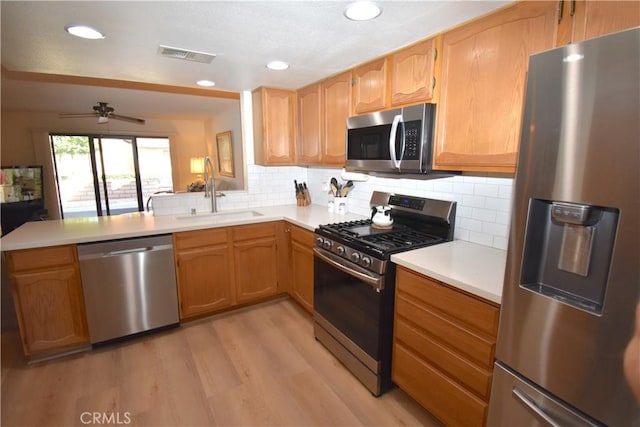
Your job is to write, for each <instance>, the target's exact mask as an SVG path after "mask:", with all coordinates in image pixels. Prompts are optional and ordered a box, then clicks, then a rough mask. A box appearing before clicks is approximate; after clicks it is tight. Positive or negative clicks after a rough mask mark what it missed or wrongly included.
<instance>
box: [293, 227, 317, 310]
mask: <svg viewBox="0 0 640 427" xmlns="http://www.w3.org/2000/svg"><path fill="white" fill-rule="evenodd" d="M288 228H289V233H290V239H291V243H290V248H291V249H290V252H291V259H290V261H291V262H290V271H291V292H290V293H291V296H292V297H293V299H294V300H296V301H297V302H298V303H299V304H300V305H301V306H302V307H303V308H304V309H305V310H307V311H308V312H309V313H313V244H314V240H313V232H311V231H309V230H305V229H304V228H302V227H298V226H296V225H293V224H289V225H288Z"/></svg>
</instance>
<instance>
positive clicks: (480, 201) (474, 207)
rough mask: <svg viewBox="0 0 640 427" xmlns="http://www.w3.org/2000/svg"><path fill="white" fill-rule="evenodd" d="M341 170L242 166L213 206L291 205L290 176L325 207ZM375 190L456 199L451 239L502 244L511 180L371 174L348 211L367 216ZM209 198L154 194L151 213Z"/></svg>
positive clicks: (204, 204)
mask: <svg viewBox="0 0 640 427" xmlns="http://www.w3.org/2000/svg"><path fill="white" fill-rule="evenodd" d="M340 172H341V169H335V168H311V167H310V168H306V167H298V166H277V167H274V166H269V167H265V166H259V165H247V186H248V189H247V191H231V192H225V197H220V198H218V209H219V210H221V211H224V210H231V209H248V208H256V207H260V206H275V205H292V204H293V205H295V204H296V198H295V190H294V185H293V180H297V181H298V182H306V183H307V187H308V189H309V192H310V194H311V200H312V203H314V204H318V205H322V206H326V205H327V203H328V201H329V199H330V195H329V194H328V192H327V191H324V190H323V185H325V184H327V183H328V182H329V181H330V180H331V177H335V178H336V179H338V181H339V182H340V183H341V184H344V182H345V181H344V180H342V179H341V177H340ZM374 190H378V191H385V192H392V193H400V194H408V195H412V196H418V197H429V198H435V199H444V200H454V201H456V202H457V203H458V204H457V211H456V233H455V238H456V239H460V240H466V241H470V242H474V243H479V244H481V245H485V246H491V247H495V248H499V249H506V247H507V240H508V233H509V222H510V217H511V198H512V195H513V179H510V178H492V177H481V176H453V177H448V178H439V179H431V180H418V179H407V178H382V177H376V176H370V177H369V179H368V180H367V181H357V182H354V188H353V190H352V191H351V192H350V193H349V196H348V197H349V211H350V212H353V213H357V214H360V215H365V216H369V215H370V208H369V200H370V199H371V193H373V191H374ZM210 206H211V205H210V201H209V199H206V198H204V195H203V193H177V194H174V195H162V194H161V195H157V196H154V198H153V208H154V214H155V215H176V214H184V213H189V212H190V211H191V208H192V207H194V208H195V209H196V210H197V212H206V211H208V210H210Z"/></svg>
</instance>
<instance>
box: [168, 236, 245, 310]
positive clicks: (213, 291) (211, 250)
mask: <svg viewBox="0 0 640 427" xmlns="http://www.w3.org/2000/svg"><path fill="white" fill-rule="evenodd" d="M176 263H177V269H176V274H177V276H178V298H179V300H180V318H181V319H185V318H188V317H192V316H196V315H200V314H206V313H211V312H214V311H216V310H219V309H222V308H226V307H229V306H231V305H232V304H233V299H232V285H233V274H232V264H231V260H230V253H229V246H228V245H226V244H224V245H217V246H209V247H202V248H195V249H188V250H181V251H178V252H177V253H176Z"/></svg>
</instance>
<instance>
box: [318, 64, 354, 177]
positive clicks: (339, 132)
mask: <svg viewBox="0 0 640 427" xmlns="http://www.w3.org/2000/svg"><path fill="white" fill-rule="evenodd" d="M321 87H322V116H323V119H322V164H323V165H326V166H331V165H333V166H344V163H345V148H346V140H347V119H348V118H349V116H350V115H351V71H347V72H345V73H342V74H338V75H337V76H334V77H331V78H329V79H327V80H324V81H322V83H321Z"/></svg>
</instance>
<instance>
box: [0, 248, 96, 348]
mask: <svg viewBox="0 0 640 427" xmlns="http://www.w3.org/2000/svg"><path fill="white" fill-rule="evenodd" d="M6 261H7V269H8V272H9V277H10V279H11V282H12V291H13V301H14V304H15V308H16V315H17V317H18V325H19V328H20V336H21V339H22V346H23V349H24V353H25V355H27V356H32V355H46V354H48V353H56V352H60V351H63V350H66V349H72V348H74V347H83V346H86V345H88V344H89V330H88V327H87V320H86V315H85V307H84V296H83V293H82V283H81V279H80V269H79V265H78V257H77V252H76V247H75V245H68V246H55V247H49V248H41V249H27V250H19V251H10V252H7V253H6Z"/></svg>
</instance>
